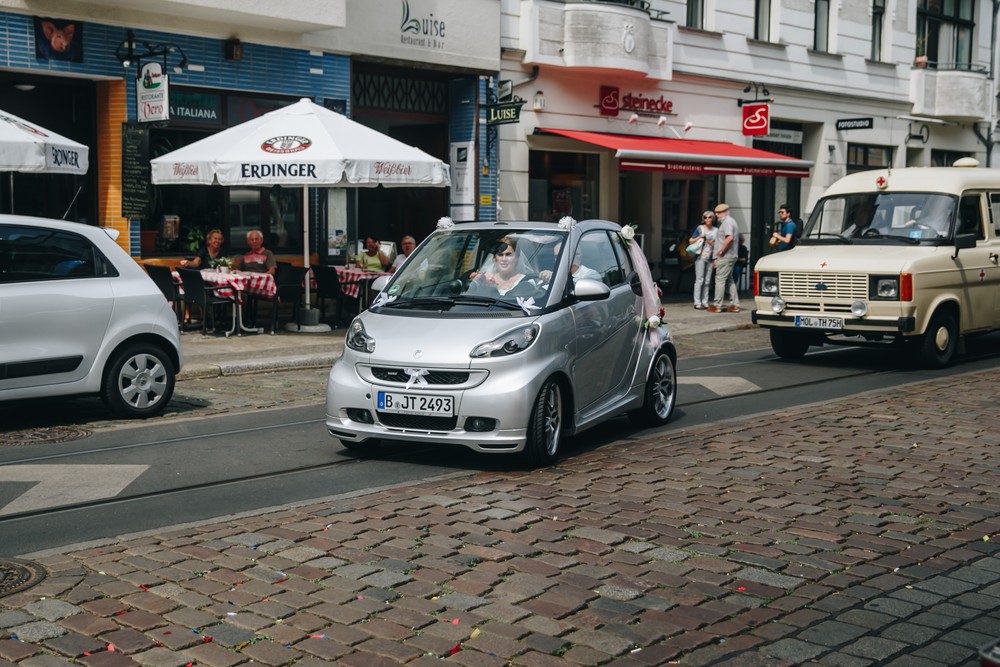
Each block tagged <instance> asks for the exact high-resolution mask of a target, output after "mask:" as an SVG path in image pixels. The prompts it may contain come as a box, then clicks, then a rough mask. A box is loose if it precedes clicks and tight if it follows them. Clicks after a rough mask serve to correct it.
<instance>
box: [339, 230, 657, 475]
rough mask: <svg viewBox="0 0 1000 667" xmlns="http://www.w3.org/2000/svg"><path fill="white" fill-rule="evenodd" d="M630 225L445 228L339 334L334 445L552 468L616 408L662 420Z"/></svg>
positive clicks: (653, 303)
mask: <svg viewBox="0 0 1000 667" xmlns="http://www.w3.org/2000/svg"><path fill="white" fill-rule="evenodd" d="M631 231H632V230H631V228H624V229H623V228H622V227H619V226H618V225H617V224H614V223H611V222H606V221H601V220H587V221H582V222H576V221H574V220H572V219H571V218H564V219H563V220H561V221H560V222H559V223H536V222H524V223H519V222H493V223H460V224H454V223H452V222H451V221H450V220H448V219H447V218H445V219H442V221H441V222H439V223H438V229H437V230H436V231H435V232H434V233H433V234H431V235H430V236H429V237H428V238H427V239H425V240H424V242H423V243H421V244H420V246H419V247H418V248H417V249H416V250H415V251H414V252H413V253H412V254H411V255H410V257H409V259H408V260H407V261H406V263H405V264H404V265H403V267H402V268H401V269H400V270H399V271H397V272H396V273H395V274H393V275H392V276H391V277H389V278H382V279H379V280H378V281H376V283H375V285H374V287H375V288H376V289H379V290H381V291H380V292H379V294H378V296H377V297H376V299H375V300H374V303H373V304H372V306H371V307H370V308H369V310H367V311H365V312H362V313H361V314H360V315H358V317H356V318H355V319H354V321H353V322H352V323H351V325H350V328H349V329H348V332H347V338H346V344H345V346H344V353H343V356H342V357H341V358H340V359H338V360H337V361H336V362H335V363H334V365H333V368H332V369H331V370H330V377H329V384H328V387H327V399H326V407H327V418H326V424H327V429H328V430H329V432H330V435H332V436H333V437H335V438H337V439H339V440H340V442H341V443H342V444H343V445H344V447H346V448H347V449H350V450H363V449H364V448H366V447H371V446H373V445H375V444H377V443H378V441H379V440H396V441H407V442H420V443H430V442H434V443H452V444H459V445H464V446H466V447H469V448H471V449H474V450H476V451H478V452H484V453H520V454H521V455H522V456H523V457H524V459H525V460H526V461H527V462H528V463H529V464H531V465H547V464H551V463H552V462H554V461H555V459H556V457H557V455H558V452H559V445H560V443H561V441H562V438H563V436H566V435H572V434H574V433H578V432H580V431H582V430H584V429H586V428H589V427H591V426H593V425H595V424H597V423H599V422H601V421H603V420H606V419H609V418H611V417H614V416H616V415H619V414H622V413H628V415H629V416H630V417H631V418H632V419H633V420H635V421H637V422H639V423H642V424H644V425H661V424H665V423H666V422H667V421H668V420H669V419H670V416H671V414H672V413H673V410H674V404H675V402H676V371H675V367H676V361H677V353H676V350H675V348H674V345H673V341H672V340H671V338H670V333H669V331H668V330H667V328H666V326H665V325H664V324H663V322H662V309H661V307H660V300H659V292H658V288H657V287H656V285H655V284H654V283H653V281H652V279H651V277H650V274H649V270H648V265H647V264H646V262H645V258H644V257H643V254H642V250H641V249H640V248H638V247H637V246H636V245H635V242H634V241H632V240H631V234H630V232H631Z"/></svg>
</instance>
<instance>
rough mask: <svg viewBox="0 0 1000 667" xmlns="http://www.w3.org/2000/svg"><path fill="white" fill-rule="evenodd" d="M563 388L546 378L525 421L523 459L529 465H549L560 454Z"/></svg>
mask: <svg viewBox="0 0 1000 667" xmlns="http://www.w3.org/2000/svg"><path fill="white" fill-rule="evenodd" d="M562 425H563V405H562V387H560V386H559V383H558V382H556V381H555V380H554V379H552V378H549V379H548V380H546V381H545V383H544V384H543V385H542V388H541V390H540V391H539V392H538V397H537V398H535V405H534V408H532V410H531V418H530V419H529V421H528V441H527V443H525V445H524V452H523V458H524V461H525V463H527V464H528V465H529V466H531V467H536V468H537V467H541V466H547V465H552V464H553V463H555V461H556V456H557V455H558V454H559V443H560V441H561V440H562V432H563V428H562Z"/></svg>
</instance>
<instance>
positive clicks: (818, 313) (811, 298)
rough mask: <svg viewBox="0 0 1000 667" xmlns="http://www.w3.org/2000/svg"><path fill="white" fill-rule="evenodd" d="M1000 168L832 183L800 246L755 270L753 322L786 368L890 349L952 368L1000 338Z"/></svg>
mask: <svg viewBox="0 0 1000 667" xmlns="http://www.w3.org/2000/svg"><path fill="white" fill-rule="evenodd" d="M998 258H1000V169H981V168H979V163H978V162H976V161H975V160H973V159H971V158H963V159H962V160H959V161H958V162H956V163H955V166H953V167H916V168H906V169H888V170H886V169H882V170H877V171H865V172H861V173H858V174H851V175H849V176H846V177H844V178H842V179H841V180H839V181H837V182H836V183H834V184H833V185H832V186H830V188H829V189H828V190H827V191H826V193H824V195H823V198H822V199H820V201H819V202H818V203H817V204H816V207H815V209H814V210H813V212H812V215H810V216H809V221H808V222H807V223H806V225H805V229H804V231H803V234H802V238H801V239H800V241H799V243H798V245H797V246H796V247H795V248H793V249H791V250H787V251H785V252H779V253H775V254H772V255H768V256H766V257H763V258H762V259H761V260H760V261H759V262H757V265H756V266H755V267H754V269H755V271H754V300H755V305H756V308H755V310H754V312H753V321H754V322H756V323H757V324H759V325H760V326H761V327H764V328H766V329H769V330H770V336H771V347H772V348H773V349H774V352H775V354H777V355H778V356H780V357H783V358H786V359H792V358H797V357H801V356H802V355H803V354H805V353H806V350H808V348H809V346H810V345H823V344H824V343H827V344H829V343H839V344H847V345H857V344H863V343H876V342H895V343H897V344H901V345H903V344H905V345H906V346H907V347H908V349H909V350H911V351H912V354H913V355H914V356H915V357H916V359H917V360H918V361H919V362H920V363H921V364H923V365H925V366H928V367H932V368H940V367H943V366H947V365H948V364H950V363H951V361H952V359H953V358H954V356H955V351H956V349H957V347H958V343H959V337H960V336H964V335H966V334H972V333H979V332H986V331H990V330H993V329H997V328H1000V263H998Z"/></svg>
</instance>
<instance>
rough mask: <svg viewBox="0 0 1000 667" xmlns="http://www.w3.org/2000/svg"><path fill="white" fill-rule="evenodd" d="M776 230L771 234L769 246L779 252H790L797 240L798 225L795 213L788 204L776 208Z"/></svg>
mask: <svg viewBox="0 0 1000 667" xmlns="http://www.w3.org/2000/svg"><path fill="white" fill-rule="evenodd" d="M776 226H777V227H778V229H777V230H776V231H775V232H774V233H773V234H771V240H770V244H771V245H772V246H775V247H776V248H777V249H778V250H779V251H781V250H791V249H792V248H794V247H795V246H796V244H797V243H798V240H799V223H798V222H796V220H795V212H794V211H792V209H790V208H788V204H782V205H781V206H780V207H778V224H777V225H776Z"/></svg>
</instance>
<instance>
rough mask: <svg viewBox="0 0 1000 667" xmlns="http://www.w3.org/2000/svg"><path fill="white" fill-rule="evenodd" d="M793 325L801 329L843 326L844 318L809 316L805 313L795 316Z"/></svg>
mask: <svg viewBox="0 0 1000 667" xmlns="http://www.w3.org/2000/svg"><path fill="white" fill-rule="evenodd" d="M795 326H797V327H802V328H803V329H836V330H838V331H839V330H840V329H843V328H844V320H842V319H840V318H839V317H809V316H806V315H796V316H795Z"/></svg>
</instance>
